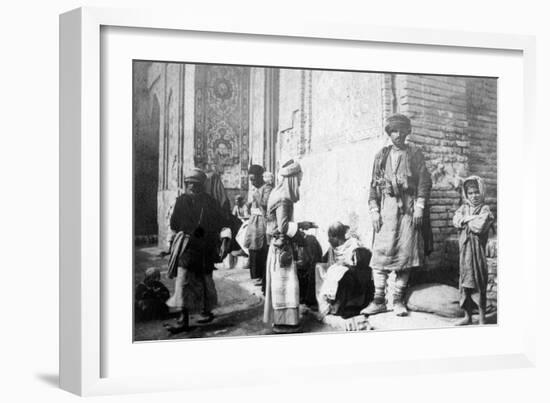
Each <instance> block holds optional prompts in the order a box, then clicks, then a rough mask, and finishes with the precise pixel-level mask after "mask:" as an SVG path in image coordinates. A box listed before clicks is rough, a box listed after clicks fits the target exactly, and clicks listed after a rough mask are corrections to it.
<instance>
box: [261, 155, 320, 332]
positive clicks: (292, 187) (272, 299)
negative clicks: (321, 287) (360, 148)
mask: <svg viewBox="0 0 550 403" xmlns="http://www.w3.org/2000/svg"><path fill="white" fill-rule="evenodd" d="M301 180H302V168H301V167H300V164H298V162H295V161H293V160H290V161H288V162H287V163H285V164H284V165H283V167H282V168H281V169H280V170H279V184H278V185H277V187H276V188H275V189H274V190H273V191H272V192H271V195H270V196H269V201H268V204H267V233H268V234H269V235H271V243H270V246H269V251H268V255H267V265H266V295H265V305H264V322H265V323H270V324H271V325H272V327H273V330H274V331H275V332H277V333H288V332H296V331H298V330H299V325H300V312H299V304H300V288H299V283H298V273H297V268H296V252H295V251H296V245H297V243H298V242H300V240H301V239H302V235H301V233H300V231H298V230H299V229H308V228H310V227H311V226H312V224H311V223H308V222H304V223H296V222H294V221H293V213H294V204H295V203H296V202H298V200H300V193H299V188H300V182H301Z"/></svg>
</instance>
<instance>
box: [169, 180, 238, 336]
mask: <svg viewBox="0 0 550 403" xmlns="http://www.w3.org/2000/svg"><path fill="white" fill-rule="evenodd" d="M205 181H206V174H205V173H204V172H203V171H202V170H200V169H193V170H191V171H190V172H188V173H187V174H186V175H185V178H184V182H185V193H184V194H182V195H181V196H179V197H178V198H177V199H176V204H175V206H174V210H173V212H172V216H171V218H170V228H171V229H172V231H174V232H175V233H180V232H181V233H182V234H183V241H182V246H181V248H179V249H180V250H179V251H178V252H179V256H178V257H177V258H178V268H177V277H176V285H175V290H174V295H173V296H172V297H171V298H170V300H169V301H168V305H169V306H172V307H175V308H179V309H181V315H180V317H179V319H178V325H177V326H175V327H174V326H169V327H168V329H169V330H170V331H172V332H174V333H176V332H179V331H185V330H187V329H188V328H189V314H190V313H195V312H200V313H201V314H202V319H200V320H199V323H208V322H210V321H212V320H213V318H214V314H213V313H212V309H213V308H214V307H215V306H216V304H217V293H216V287H215V285H214V280H213V278H212V272H213V271H214V264H215V263H217V262H219V261H221V259H222V258H223V256H222V255H221V252H220V248H221V245H224V244H225V245H227V242H223V239H226V240H228V239H230V238H231V230H230V229H229V228H227V227H228V224H229V223H228V220H227V215H226V214H225V212H224V211H223V210H222V209H221V207H220V205H219V203H218V202H217V201H216V200H215V199H214V198H213V197H212V196H210V195H208V194H207V193H206V192H205V191H204V183H205Z"/></svg>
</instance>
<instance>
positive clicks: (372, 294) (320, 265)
mask: <svg viewBox="0 0 550 403" xmlns="http://www.w3.org/2000/svg"><path fill="white" fill-rule="evenodd" d="M385 131H386V133H387V135H388V136H389V138H390V141H391V144H390V145H388V146H386V147H383V148H382V149H381V150H380V151H379V152H378V153H377V154H376V157H375V159H374V164H373V171H372V180H371V183H370V196H369V205H368V207H366V208H368V209H369V211H370V216H371V222H372V227H373V244H372V248H371V249H370V250H369V249H368V248H366V247H364V246H363V245H362V244H361V242H360V240H359V239H358V238H357V237H356V236H354V235H353V234H351V233H350V231H349V228H348V227H347V226H346V225H344V224H342V223H340V222H336V223H334V224H333V225H331V226H330V228H329V231H328V240H329V244H330V247H329V249H328V251H327V252H326V253H325V254H324V255H323V256H321V258H320V259H319V255H320V247H319V244H318V242H316V240H315V239H312V236H311V235H307V233H306V232H307V230H309V229H311V228H316V225H315V224H314V223H312V222H309V221H301V222H296V221H295V220H294V207H295V204H296V203H298V202H299V201H300V184H301V181H302V177H303V172H302V167H301V166H300V164H299V162H298V161H295V160H289V161H286V162H285V163H283V164H282V165H281V167H280V169H279V171H278V172H277V183H276V184H273V176H272V175H270V173H267V175H264V174H266V172H265V171H264V168H263V167H261V166H259V165H252V166H251V167H250V169H249V179H250V184H251V188H250V195H249V199H248V203H244V200H243V199H241V200H238V201H237V203H236V207H235V210H234V211H233V213H234V214H230V213H228V212H229V209H228V207H227V204H226V205H225V206H224V203H223V201H224V197H223V196H220V195H219V194H218V198H216V194H214V192H213V191H212V190H211V189H210V191H209V189H208V188H207V185H208V180H210V184H209V185H208V186H210V188H212V186H211V185H212V181H214V182H215V180H213V179H212V177H210V179H209V178H208V177H207V174H206V173H205V172H204V171H203V170H202V169H198V168H196V169H193V170H191V171H190V172H188V173H187V174H186V175H185V179H184V181H185V186H186V191H185V193H184V194H182V195H180V196H179V197H178V198H177V200H176V203H175V207H174V210H173V213H172V216H171V220H170V228H171V229H172V231H173V232H174V234H175V238H174V241H173V243H172V247H171V251H172V255H171V259H170V267H169V276H170V277H173V278H175V292H174V294H173V295H172V296H171V297H170V299H169V300H168V301H167V304H168V305H169V306H172V307H174V308H178V309H179V310H180V311H181V315H180V316H179V318H178V320H177V321H176V324H175V325H169V326H168V329H169V330H170V331H172V332H180V331H185V330H187V329H189V314H190V313H193V312H200V313H201V318H200V320H199V322H200V323H208V322H210V321H212V320H213V318H214V315H213V313H212V310H213V308H214V306H215V305H216V303H217V294H216V288H215V284H214V280H213V278H212V272H213V270H214V264H215V263H217V262H220V261H221V259H223V258H224V256H225V255H227V253H228V252H229V251H230V250H231V249H233V250H236V249H239V248H242V249H243V250H246V252H247V254H248V256H249V267H250V273H251V276H252V278H254V279H256V280H257V281H258V284H259V285H260V284H261V287H262V290H263V292H264V294H265V302H264V312H263V321H264V322H265V323H267V324H269V325H270V326H272V329H273V331H274V332H277V333H288V332H296V331H298V330H299V329H300V302H304V300H305V301H309V304H312V303H315V304H316V305H317V310H318V312H319V314H320V315H321V316H323V315H339V316H341V317H344V318H349V317H354V316H356V315H363V316H365V317H367V316H370V315H375V314H378V313H382V312H386V311H387V307H386V290H387V282H388V277H389V275H390V273H392V272H393V273H395V284H394V287H393V290H394V291H393V292H394V295H393V312H394V314H396V315H397V316H404V315H407V307H406V303H405V299H404V297H405V292H406V289H407V284H408V280H409V276H410V273H411V271H412V270H414V269H415V268H418V267H420V266H421V265H422V264H423V261H424V256H426V255H428V254H429V253H430V252H431V250H432V245H433V241H432V233H431V226H430V218H429V206H428V201H429V198H430V191H431V188H432V181H431V175H430V173H429V172H428V170H427V167H426V163H425V161H424V156H423V154H422V152H421V150H420V149H419V148H417V147H415V146H413V145H410V144H408V143H407V142H406V138H407V136H408V135H409V134H410V133H411V121H410V120H409V118H407V117H406V116H404V115H401V114H396V115H393V116H390V117H389V118H388V120H387V124H386V126H385ZM218 182H220V184H221V181H219V178H218ZM222 188H223V185H222ZM462 188H463V204H462V206H461V207H460V208H459V209H458V210H457V212H456V214H455V216H454V219H453V223H454V225H455V226H456V228H457V229H458V230H459V231H460V283H459V288H460V292H461V302H460V303H461V307H462V308H463V309H464V311H465V316H464V318H463V319H461V320H460V321H459V322H458V323H457V324H461V325H462V324H469V323H471V322H472V314H473V311H474V309H477V310H478V312H479V323H484V318H485V315H484V314H485V306H486V286H487V276H488V274H487V263H486V259H485V245H486V243H487V237H488V230H489V227H490V225H491V223H492V221H493V220H494V218H493V216H492V214H491V211H490V209H489V207H488V206H487V205H485V204H484V186H483V181H482V180H481V178H479V177H477V176H472V177H469V178H467V179H465V180H464V182H463V185H462ZM219 192H221V190H220V189H219V187H218V193H219ZM226 198H227V197H226V196H225V199H226ZM245 206H246V207H245ZM243 223H246V224H243ZM243 225H244V229H241V227H242V226H243ZM239 231H240V233H241V235H243V236H241V237H240V238H241V241H240V244H239V243H238V242H236V241H235V239H236V238H237V234H238V233H239ZM313 238H314V237H313ZM304 256H306V258H304ZM304 259H305V260H307V261H308V262H309V263H313V267H314V269H313V271H314V272H312V271H311V270H310V269H306V271H307V272H308V274H307V275H306V276H305V281H304V279H303V278H302V277H303V276H300V271H301V269H303V267H302V266H301V265H303V264H304ZM308 267H309V266H308ZM302 271H303V270H302ZM312 295H313V298H312ZM312 299H314V301H313V302H312Z"/></svg>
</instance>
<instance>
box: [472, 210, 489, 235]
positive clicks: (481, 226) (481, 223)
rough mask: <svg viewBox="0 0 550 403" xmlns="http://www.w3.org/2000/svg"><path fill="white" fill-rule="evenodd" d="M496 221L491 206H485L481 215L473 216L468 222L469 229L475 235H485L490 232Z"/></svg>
mask: <svg viewBox="0 0 550 403" xmlns="http://www.w3.org/2000/svg"><path fill="white" fill-rule="evenodd" d="M494 220H495V218H494V217H493V214H492V213H491V209H490V208H489V206H483V207H482V208H481V211H480V212H479V214H476V215H475V216H472V219H471V220H469V221H468V227H469V228H470V230H471V231H472V232H473V233H475V234H483V233H485V232H487V231H488V230H489V227H490V226H491V224H492V223H493V221H494Z"/></svg>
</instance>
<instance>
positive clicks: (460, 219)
mask: <svg viewBox="0 0 550 403" xmlns="http://www.w3.org/2000/svg"><path fill="white" fill-rule="evenodd" d="M464 207H465V206H464V204H463V205H462V206H460V207H459V208H458V210H456V212H455V215H454V217H453V225H454V226H455V228H458V229H461V228H462V226H463V225H464V217H465V214H464Z"/></svg>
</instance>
